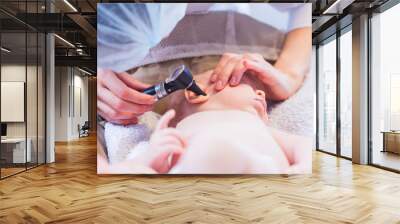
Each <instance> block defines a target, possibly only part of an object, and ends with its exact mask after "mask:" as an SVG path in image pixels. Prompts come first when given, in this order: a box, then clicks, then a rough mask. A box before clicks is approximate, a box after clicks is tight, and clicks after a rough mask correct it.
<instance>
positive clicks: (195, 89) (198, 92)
mask: <svg viewBox="0 0 400 224" xmlns="http://www.w3.org/2000/svg"><path fill="white" fill-rule="evenodd" d="M188 89H189V90H190V91H192V92H194V93H195V94H196V95H202V96H207V94H206V93H205V92H204V91H203V90H202V89H200V87H199V86H198V85H197V84H196V82H195V81H194V80H193V83H192V85H191V86H189V88H188Z"/></svg>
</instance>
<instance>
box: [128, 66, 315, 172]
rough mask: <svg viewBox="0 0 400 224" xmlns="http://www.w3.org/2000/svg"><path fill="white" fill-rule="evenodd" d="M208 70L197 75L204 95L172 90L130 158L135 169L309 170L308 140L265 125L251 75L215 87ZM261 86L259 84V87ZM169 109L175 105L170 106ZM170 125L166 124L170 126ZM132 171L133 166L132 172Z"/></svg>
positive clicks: (265, 117) (263, 104)
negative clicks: (145, 139) (145, 140)
mask: <svg viewBox="0 0 400 224" xmlns="http://www.w3.org/2000/svg"><path fill="white" fill-rule="evenodd" d="M211 74H212V70H210V71H207V72H205V73H202V74H198V75H196V76H195V79H196V82H197V83H198V85H199V86H200V88H202V89H203V91H204V92H206V93H207V96H196V95H195V94H193V93H192V92H189V91H180V92H176V93H174V94H172V95H171V97H170V99H169V102H168V108H170V109H171V110H169V111H168V112H167V113H165V114H164V115H163V116H162V117H161V119H160V120H159V122H158V124H157V127H156V129H155V131H154V133H153V134H152V136H151V138H150V141H149V142H148V145H146V146H145V147H137V148H135V149H134V150H133V153H132V154H131V155H130V156H129V161H130V162H129V163H130V164H136V165H137V166H143V167H142V168H141V169H134V170H138V172H139V173H143V172H145V173H178V174H242V173H248V174H281V173H310V172H311V148H312V145H311V140H310V139H308V138H305V137H302V136H296V135H291V134H288V133H284V132H282V131H279V130H276V129H273V128H271V127H269V126H268V124H267V121H268V115H267V104H266V98H265V93H264V91H262V90H259V89H262V86H260V85H259V82H257V81H255V80H253V79H252V78H251V76H245V77H243V79H242V81H241V83H240V84H239V85H237V86H235V87H231V86H227V87H225V88H224V89H223V90H221V91H218V92H217V91H215V88H214V84H211V82H209V80H210V76H211ZM257 88H259V89H257ZM172 109H173V110H172ZM169 126H170V127H169ZM133 172H134V173H136V172H135V171H133Z"/></svg>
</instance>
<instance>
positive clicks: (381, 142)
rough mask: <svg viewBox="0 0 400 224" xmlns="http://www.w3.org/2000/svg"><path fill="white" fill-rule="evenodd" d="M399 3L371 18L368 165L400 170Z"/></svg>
mask: <svg viewBox="0 0 400 224" xmlns="http://www.w3.org/2000/svg"><path fill="white" fill-rule="evenodd" d="M399 21H400V4H397V5H395V6H394V7H392V8H390V9H388V10H386V11H384V12H382V13H379V14H375V15H373V17H372V18H371V29H372V32H371V35H372V36H371V40H372V43H371V52H372V54H371V60H372V63H371V68H372V71H371V83H370V86H371V97H370V104H371V112H370V121H371V125H370V128H371V129H370V133H371V141H372V148H371V152H370V160H371V162H372V164H375V165H379V166H383V167H387V168H390V169H395V170H400V100H399V99H400V63H399V59H398V52H400V45H399V40H400V33H399V32H398V23H399Z"/></svg>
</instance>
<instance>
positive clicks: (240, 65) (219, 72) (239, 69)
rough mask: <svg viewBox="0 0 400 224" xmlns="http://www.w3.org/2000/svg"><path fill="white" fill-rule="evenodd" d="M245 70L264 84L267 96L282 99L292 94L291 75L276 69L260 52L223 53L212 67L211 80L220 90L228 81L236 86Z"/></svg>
mask: <svg viewBox="0 0 400 224" xmlns="http://www.w3.org/2000/svg"><path fill="white" fill-rule="evenodd" d="M246 71H248V73H250V74H251V75H254V76H256V77H257V78H258V79H259V80H260V81H261V82H262V83H263V84H264V86H265V92H267V96H268V97H269V98H271V99H274V100H283V99H286V98H288V97H289V96H290V94H292V91H291V90H292V89H293V88H292V87H293V86H292V81H293V80H291V76H290V75H288V74H285V73H283V72H281V71H279V70H278V69H276V68H275V67H274V66H273V65H271V64H270V63H269V62H267V61H265V60H264V58H263V56H262V55H260V54H252V53H246V54H243V55H241V54H233V53H225V54H223V55H222V57H221V59H220V61H219V63H218V64H217V66H216V67H215V69H214V73H213V75H212V76H211V82H213V83H216V85H215V89H216V90H217V91H219V90H222V89H223V88H224V87H225V86H226V85H227V84H228V83H229V85H231V86H236V85H238V84H239V83H240V81H241V79H242V77H243V75H244V74H245V72H246Z"/></svg>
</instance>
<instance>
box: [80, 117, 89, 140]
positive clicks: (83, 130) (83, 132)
mask: <svg viewBox="0 0 400 224" xmlns="http://www.w3.org/2000/svg"><path fill="white" fill-rule="evenodd" d="M89 129H90V123H89V121H85V123H84V124H83V125H82V127H80V125H78V132H79V138H81V137H87V136H89Z"/></svg>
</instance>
